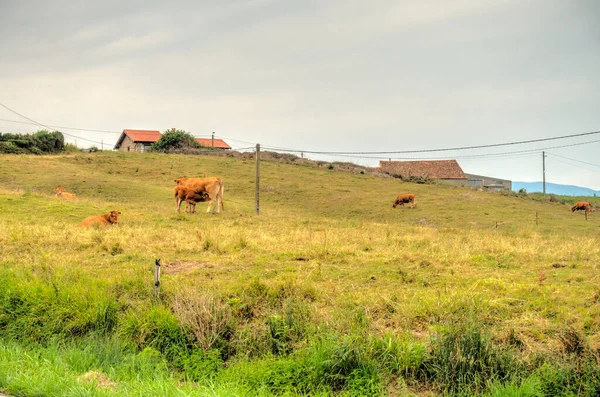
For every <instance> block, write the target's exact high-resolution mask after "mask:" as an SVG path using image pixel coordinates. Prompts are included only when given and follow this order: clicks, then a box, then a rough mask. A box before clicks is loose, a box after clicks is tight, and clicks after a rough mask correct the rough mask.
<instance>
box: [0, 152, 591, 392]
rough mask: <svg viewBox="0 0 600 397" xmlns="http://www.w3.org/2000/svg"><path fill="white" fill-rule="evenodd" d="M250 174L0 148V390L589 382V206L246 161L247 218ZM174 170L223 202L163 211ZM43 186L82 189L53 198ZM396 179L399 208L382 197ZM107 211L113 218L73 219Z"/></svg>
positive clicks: (543, 386) (189, 159)
mask: <svg viewBox="0 0 600 397" xmlns="http://www.w3.org/2000/svg"><path fill="white" fill-rule="evenodd" d="M253 172H254V162H253V161H248V160H240V159H232V158H227V157H218V158H216V157H193V156H174V155H163V154H134V153H128V154H121V153H93V154H69V155H63V156H53V157H35V156H4V157H0V184H1V186H2V190H1V191H0V211H1V213H2V216H1V217H0V258H1V259H0V260H1V267H0V283H1V285H2V286H3V288H1V289H0V340H1V342H0V389H4V390H6V391H9V392H11V393H12V394H15V395H22V396H39V395H44V396H46V395H48V396H65V395H74V396H75V395H76V396H81V395H89V396H105V395H106V396H108V395H123V396H128V395H132V396H133V395H135V396H138V395H161V396H162V395H165V396H170V395H173V396H180V395H189V396H195V395H198V396H204V395H210V396H214V395H219V396H229V395H231V396H254V395H264V396H270V395H407V396H410V395H485V396H555V395H573V396H576V395H589V396H594V395H598V393H600V375H599V373H600V371H599V363H598V359H599V350H598V349H599V347H600V323H599V319H600V291H599V287H600V283H599V282H598V278H597V270H598V269H597V267H598V264H599V263H600V249H599V242H600V239H599V238H598V232H597V231H598V226H599V223H600V218H599V215H598V213H591V214H589V216H588V220H587V221H586V220H585V218H584V215H583V214H577V213H575V214H573V213H571V212H570V211H569V208H568V205H564V204H561V203H560V202H538V201H535V200H531V199H530V198H528V197H520V196H512V195H511V196H503V195H501V194H492V193H484V192H476V191H470V190H466V189H461V188H455V187H451V186H441V185H430V184H423V185H421V184H411V183H406V182H402V181H399V180H396V179H392V178H378V177H373V176H370V175H362V174H352V173H345V172H337V171H336V170H335V168H334V169H333V170H331V169H329V168H328V167H317V166H315V165H313V164H310V163H304V162H299V163H298V164H280V163H271V162H265V163H263V164H262V170H261V182H262V184H263V185H262V196H261V197H262V201H261V216H260V217H256V216H254V215H253V198H254V190H253V189H254V177H253ZM181 175H187V176H209V175H220V176H222V177H223V178H224V181H225V212H224V213H222V214H221V215H218V216H214V215H209V214H205V213H202V211H201V208H200V207H198V209H199V213H198V214H196V215H184V214H181V215H178V214H176V213H175V208H174V207H175V205H174V199H173V197H172V187H173V185H174V182H173V179H174V178H176V177H178V176H181ZM59 184H60V185H62V186H64V187H67V188H68V189H69V191H73V192H74V193H76V194H77V196H78V197H79V199H78V200H77V201H69V202H67V201H61V200H59V199H57V198H55V197H54V196H52V194H51V192H52V190H53V189H54V188H55V187H56V186H57V185H59ZM408 192H412V193H415V194H416V195H417V197H418V199H417V202H418V205H417V207H416V208H415V209H409V208H402V209H392V201H393V199H394V197H395V196H396V195H398V194H400V193H408ZM561 199H562V198H561ZM596 204H597V203H596ZM113 209H116V210H119V211H121V212H122V213H123V215H122V218H121V221H120V222H121V223H120V225H119V226H118V227H110V228H82V227H80V226H78V225H79V223H80V222H81V219H83V218H85V217H87V216H89V215H95V214H98V213H105V212H107V211H109V210H113ZM536 213H537V218H538V224H537V225H536ZM155 258H161V260H162V262H163V279H162V286H161V292H160V298H159V299H155V298H154V295H153V270H154V269H153V267H154V259H155Z"/></svg>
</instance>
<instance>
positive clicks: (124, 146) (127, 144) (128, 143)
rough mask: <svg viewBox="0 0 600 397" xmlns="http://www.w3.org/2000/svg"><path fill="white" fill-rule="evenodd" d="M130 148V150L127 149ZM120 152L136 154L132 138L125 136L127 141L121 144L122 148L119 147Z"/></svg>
mask: <svg viewBox="0 0 600 397" xmlns="http://www.w3.org/2000/svg"><path fill="white" fill-rule="evenodd" d="M127 148H129V150H128V149H127ZM119 151H121V152H134V151H135V143H134V142H133V141H132V140H131V138H130V137H128V136H127V135H125V139H123V142H121V146H120V147H119Z"/></svg>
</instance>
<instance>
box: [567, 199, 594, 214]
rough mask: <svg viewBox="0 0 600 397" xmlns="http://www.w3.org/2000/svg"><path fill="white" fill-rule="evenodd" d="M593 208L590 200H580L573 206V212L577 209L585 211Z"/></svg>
mask: <svg viewBox="0 0 600 397" xmlns="http://www.w3.org/2000/svg"><path fill="white" fill-rule="evenodd" d="M591 210H592V206H591V205H590V203H589V201H578V202H576V203H575V205H574V206H572V207H571V212H575V211H585V212H590V211H591Z"/></svg>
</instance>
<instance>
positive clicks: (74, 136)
mask: <svg viewBox="0 0 600 397" xmlns="http://www.w3.org/2000/svg"><path fill="white" fill-rule="evenodd" d="M0 106H2V107H3V108H5V109H6V110H8V111H9V112H12V113H14V114H16V115H17V116H20V117H23V118H24V119H26V120H29V121H31V122H32V123H35V124H37V125H39V126H40V127H44V128H47V129H49V130H51V129H53V128H52V127H49V126H47V125H44V124H42V123H38V122H37V121H35V120H33V119H30V118H29V117H27V116H25V115H23V114H21V113H19V112H17V111H15V110H13V109H11V108H9V107H8V106H6V105H4V104H3V103H0ZM60 132H61V133H62V134H64V135H66V136H70V137H72V138H75V139H81V140H83V141H88V142H91V143H96V144H98V145H102V144H103V143H102V142H98V141H94V140H92V139H87V138H83V137H80V136H76V135H72V134H67V133H66V132H62V131H60Z"/></svg>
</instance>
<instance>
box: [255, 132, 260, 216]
mask: <svg viewBox="0 0 600 397" xmlns="http://www.w3.org/2000/svg"><path fill="white" fill-rule="evenodd" d="M259 214H260V143H257V144H256V215H259Z"/></svg>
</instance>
